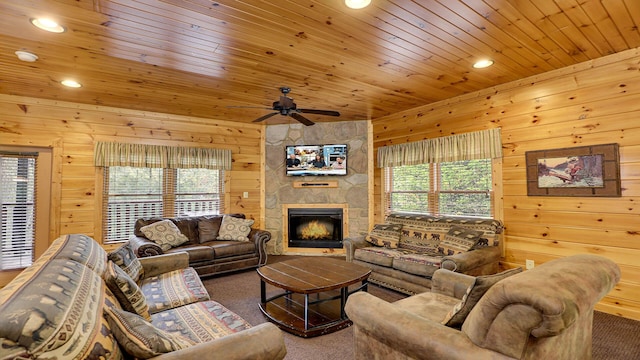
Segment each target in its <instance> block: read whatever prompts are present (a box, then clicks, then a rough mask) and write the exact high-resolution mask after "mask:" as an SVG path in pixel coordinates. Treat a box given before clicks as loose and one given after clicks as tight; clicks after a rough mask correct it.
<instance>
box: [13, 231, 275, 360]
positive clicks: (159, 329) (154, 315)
mask: <svg viewBox="0 0 640 360" xmlns="http://www.w3.org/2000/svg"><path fill="white" fill-rule="evenodd" d="M187 265H188V256H187V254H186V253H175V254H169V255H161V256H156V257H148V258H144V259H138V258H136V257H135V255H134V254H133V252H132V251H131V249H130V248H129V247H128V246H123V247H121V248H119V249H118V250H116V251H114V252H112V253H110V254H107V253H106V252H105V251H104V249H103V248H102V247H101V246H100V245H99V244H98V243H96V242H95V241H94V240H93V239H91V238H90V237H88V236H85V235H78V234H74V235H65V236H62V237H60V238H58V239H56V240H55V241H54V242H53V243H52V244H51V246H50V247H49V249H48V250H47V251H46V252H45V253H44V254H43V255H42V256H41V257H40V258H38V259H37V260H36V261H35V262H34V264H33V265H32V266H31V267H29V268H27V269H25V270H24V271H23V272H22V273H20V274H19V275H18V276H17V277H16V278H15V279H14V280H13V281H11V282H10V283H9V284H8V285H7V286H5V287H4V288H2V289H0V359H65V360H66V359H129V358H134V357H135V358H154V359H198V360H200V359H206V358H210V356H211V355H212V354H219V355H220V354H222V355H221V356H223V357H224V358H225V359H282V358H284V356H285V354H286V350H285V345H284V338H283V335H282V332H281V331H280V330H279V329H278V328H277V327H275V326H274V325H273V324H270V323H267V324H261V325H258V326H256V327H251V326H250V325H249V324H248V323H247V322H246V321H245V320H244V319H242V318H241V317H239V316H238V315H236V314H235V313H233V312H231V311H230V310H228V309H226V308H225V307H224V306H222V305H220V304H219V303H217V302H215V301H212V300H210V299H209V295H208V294H207V291H206V289H205V288H204V287H203V285H202V282H201V281H200V278H199V277H198V275H197V273H196V272H195V271H194V270H193V268H189V267H188V266H187ZM136 280H137V282H136ZM136 284H139V285H138V286H137V285H136Z"/></svg>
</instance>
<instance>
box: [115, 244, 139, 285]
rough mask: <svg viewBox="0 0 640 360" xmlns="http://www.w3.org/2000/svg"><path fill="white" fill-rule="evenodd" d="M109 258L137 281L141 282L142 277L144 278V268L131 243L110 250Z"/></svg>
mask: <svg viewBox="0 0 640 360" xmlns="http://www.w3.org/2000/svg"><path fill="white" fill-rule="evenodd" d="M108 258H109V260H111V261H113V262H114V263H115V264H116V265H118V266H120V268H121V269H122V270H124V272H126V273H127V275H129V277H130V278H131V279H133V281H135V282H136V283H140V279H142V278H144V268H143V267H142V264H140V260H138V257H137V256H136V254H135V253H134V252H133V249H132V248H131V245H130V244H129V243H126V244H124V245H122V246H120V247H119V248H117V249H116V250H114V251H112V252H110V253H109V255H108Z"/></svg>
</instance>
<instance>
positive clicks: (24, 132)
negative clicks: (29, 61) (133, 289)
mask: <svg viewBox="0 0 640 360" xmlns="http://www.w3.org/2000/svg"><path fill="white" fill-rule="evenodd" d="M96 141H118V142H130V143H143V144H153V145H171V146H188V147H206V148H209V147H210V148H224V149H231V151H232V159H233V166H232V169H231V171H226V172H225V174H226V179H225V181H226V182H225V192H226V196H225V211H226V212H242V213H245V214H246V215H247V217H249V218H253V219H255V220H256V222H255V226H257V227H261V226H263V224H264V215H263V211H262V209H263V208H264V204H263V201H264V200H263V199H264V194H263V193H262V191H263V190H262V188H263V187H262V185H261V184H263V183H264V180H263V177H264V174H263V171H264V170H263V169H264V164H263V162H264V160H263V159H264V156H263V149H264V126H263V125H254V124H246V123H232V122H225V121H216V120H212V119H202V118H194V117H187V116H175V115H169V114H158V113H149V112H142V111H134V110H127V109H117V108H108V107H101V106H90V105H81V104H76V103H64V102H57V101H50V100H41V99H35V98H25V97H17V96H10V95H0V144H6V145H29V146H45V147H52V148H53V152H54V158H55V159H56V160H54V163H57V164H54V169H55V170H54V172H55V174H54V180H53V182H54V184H53V185H52V196H53V199H52V200H53V201H52V211H53V213H54V214H53V215H52V216H51V221H50V226H51V231H50V236H49V237H50V241H51V240H53V239H55V238H56V237H57V236H59V235H60V234H68V233H84V234H87V235H89V236H92V237H97V236H96V235H98V234H100V231H99V229H100V226H101V219H100V206H101V204H100V201H99V200H100V199H99V198H98V197H97V196H96V194H98V193H100V191H101V189H100V188H97V187H99V183H100V176H99V172H98V171H97V170H96V168H95V167H94V165H93V148H94V143H95V142H96ZM243 192H248V193H249V197H248V198H243V196H242V195H243ZM96 240H100V239H98V238H97V239H96Z"/></svg>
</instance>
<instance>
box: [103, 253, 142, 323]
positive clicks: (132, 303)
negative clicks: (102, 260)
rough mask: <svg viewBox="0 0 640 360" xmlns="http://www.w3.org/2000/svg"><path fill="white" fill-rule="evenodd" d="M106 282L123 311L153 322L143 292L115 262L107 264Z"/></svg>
mask: <svg viewBox="0 0 640 360" xmlns="http://www.w3.org/2000/svg"><path fill="white" fill-rule="evenodd" d="M104 282H105V284H106V285H107V287H108V288H109V290H111V292H112V293H113V295H114V296H115V297H116V299H118V302H119V303H120V306H122V308H123V309H125V310H127V311H130V312H135V313H136V314H138V315H140V316H142V317H144V318H145V319H147V320H151V315H150V314H149V305H147V299H146V298H145V297H144V294H143V293H142V290H141V289H140V287H139V286H138V284H136V282H135V281H133V279H131V278H130V277H129V275H127V273H125V272H124V270H122V269H121V268H120V267H119V266H118V265H116V264H115V263H114V262H113V261H109V263H108V264H107V270H106V271H105V274H104Z"/></svg>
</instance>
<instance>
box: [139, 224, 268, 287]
mask: <svg viewBox="0 0 640 360" xmlns="http://www.w3.org/2000/svg"><path fill="white" fill-rule="evenodd" d="M227 215H230V216H233V217H237V218H243V219H244V218H245V216H244V214H227ZM223 216H224V215H203V216H189V217H175V218H143V219H138V220H137V221H136V223H135V226H134V235H133V236H132V237H131V238H129V243H130V244H131V247H132V248H133V250H134V252H135V254H136V255H137V256H138V257H140V258H142V257H147V256H156V255H161V254H164V253H174V252H186V253H187V254H189V266H190V267H193V268H194V269H195V270H196V272H198V274H199V275H200V276H207V275H215V274H221V273H226V272H231V271H237V270H244V269H250V268H256V267H258V266H262V265H264V264H266V263H267V250H266V243H267V242H268V241H269V240H271V233H270V232H268V231H266V230H260V229H254V228H252V229H251V232H250V233H249V235H248V238H249V241H231V240H213V239H215V238H216V236H217V232H218V230H219V228H220V224H221V222H222V218H223ZM165 219H169V220H171V221H172V222H173V223H174V224H175V225H176V226H177V227H178V229H179V230H180V232H181V233H182V234H184V235H185V236H186V237H187V238H188V239H189V240H188V241H187V242H186V243H184V244H182V245H180V246H177V247H173V248H171V249H170V250H168V251H166V252H165V251H163V250H162V248H161V247H160V246H159V245H158V244H156V243H155V242H153V241H151V240H149V239H147V238H146V237H145V236H144V234H143V233H142V231H140V228H142V227H143V226H146V225H149V224H152V223H154V222H157V221H160V220H165ZM203 222H206V225H207V227H206V231H207V232H206V236H205V232H204V228H203V227H202V226H203Z"/></svg>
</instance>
